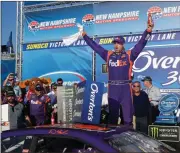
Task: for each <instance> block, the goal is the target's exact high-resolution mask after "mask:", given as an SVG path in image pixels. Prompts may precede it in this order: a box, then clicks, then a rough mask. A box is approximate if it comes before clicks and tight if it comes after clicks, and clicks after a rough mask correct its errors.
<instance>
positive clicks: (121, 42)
mask: <svg viewBox="0 0 180 153" xmlns="http://www.w3.org/2000/svg"><path fill="white" fill-rule="evenodd" d="M112 43H113V44H115V43H118V44H121V45H124V43H125V39H124V37H122V36H119V37H116V38H114V40H113V41H112Z"/></svg>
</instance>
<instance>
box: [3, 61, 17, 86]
mask: <svg viewBox="0 0 180 153" xmlns="http://www.w3.org/2000/svg"><path fill="white" fill-rule="evenodd" d="M15 64H16V61H15V60H1V85H2V83H3V81H4V80H5V79H6V77H7V76H8V74H9V73H15Z"/></svg>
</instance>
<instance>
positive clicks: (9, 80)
mask: <svg viewBox="0 0 180 153" xmlns="http://www.w3.org/2000/svg"><path fill="white" fill-rule="evenodd" d="M13 82H14V73H10V74H9V75H8V76H7V78H6V80H5V81H4V83H3V87H5V86H12V85H13Z"/></svg>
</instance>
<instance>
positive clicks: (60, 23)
mask: <svg viewBox="0 0 180 153" xmlns="http://www.w3.org/2000/svg"><path fill="white" fill-rule="evenodd" d="M75 25H76V18H69V19H62V20H53V21H45V22H37V21H32V22H30V23H29V25H28V29H29V31H31V32H35V31H38V30H50V29H57V28H68V27H73V26H75Z"/></svg>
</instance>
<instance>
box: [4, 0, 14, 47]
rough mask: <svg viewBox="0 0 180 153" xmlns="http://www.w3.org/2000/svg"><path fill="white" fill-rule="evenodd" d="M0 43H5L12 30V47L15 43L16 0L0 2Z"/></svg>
mask: <svg viewBox="0 0 180 153" xmlns="http://www.w3.org/2000/svg"><path fill="white" fill-rule="evenodd" d="M1 13H2V14H1V28H2V33H1V34H2V35H1V37H2V39H1V40H2V45H6V44H7V41H8V39H9V35H10V32H11V31H12V37H13V47H14V48H15V45H16V2H1Z"/></svg>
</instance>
